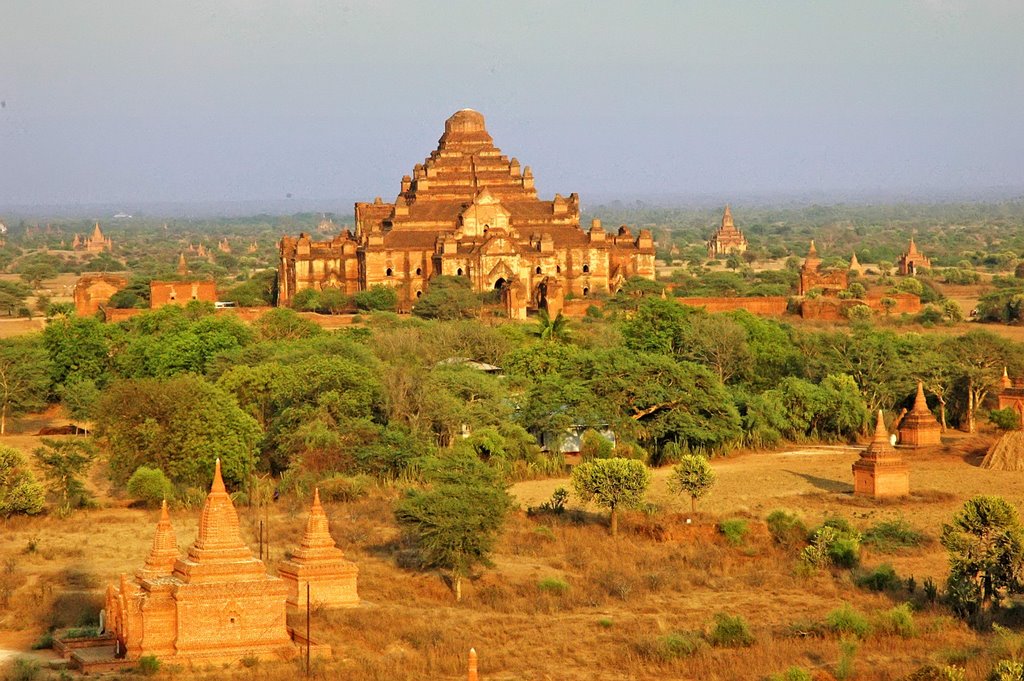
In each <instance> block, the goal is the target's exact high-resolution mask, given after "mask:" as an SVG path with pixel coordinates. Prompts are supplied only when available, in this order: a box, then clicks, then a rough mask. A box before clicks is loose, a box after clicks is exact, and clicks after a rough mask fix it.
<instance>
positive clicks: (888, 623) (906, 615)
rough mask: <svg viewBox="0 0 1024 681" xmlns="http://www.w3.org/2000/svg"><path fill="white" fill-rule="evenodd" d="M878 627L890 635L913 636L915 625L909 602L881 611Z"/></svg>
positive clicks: (915, 630) (915, 632) (915, 631)
mask: <svg viewBox="0 0 1024 681" xmlns="http://www.w3.org/2000/svg"><path fill="white" fill-rule="evenodd" d="M878 628H879V629H880V630H881V631H883V632H885V633H886V634H889V635H891V636H901V637H903V638H913V637H914V636H915V635H916V634H917V627H915V626H914V613H913V611H912V610H911V609H910V604H909V603H903V604H902V605H897V606H896V607H895V608H892V609H890V610H887V611H885V612H884V613H882V615H881V617H880V618H879V622H878Z"/></svg>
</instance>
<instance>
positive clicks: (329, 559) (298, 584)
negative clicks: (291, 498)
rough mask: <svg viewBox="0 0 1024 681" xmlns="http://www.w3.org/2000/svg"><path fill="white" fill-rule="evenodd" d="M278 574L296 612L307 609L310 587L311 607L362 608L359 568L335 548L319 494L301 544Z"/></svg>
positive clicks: (314, 500) (314, 502)
mask: <svg viewBox="0 0 1024 681" xmlns="http://www.w3.org/2000/svg"><path fill="white" fill-rule="evenodd" d="M277 572H278V574H279V575H280V576H281V579H283V580H284V582H285V584H287V585H288V605H289V606H291V607H293V608H300V607H305V605H306V585H307V584H309V601H310V604H311V605H314V606H320V607H325V608H339V607H351V606H354V605H359V595H358V594H357V593H356V576H357V575H358V573H359V568H357V567H356V564H355V563H353V562H352V561H349V560H346V559H345V554H344V553H343V552H342V551H341V549H339V548H338V547H337V546H336V545H335V544H334V539H333V538H331V531H330V528H329V527H328V526H327V515H326V514H325V513H324V507H323V506H321V505H320V490H315V491H314V492H313V506H312V507H311V508H310V509H309V519H308V520H307V521H306V532H305V534H303V536H302V544H301V545H300V546H299V548H298V550H297V551H295V553H293V554H292V557H291V558H290V559H288V560H286V561H285V562H283V563H282V564H281V565H280V566H279V567H278V569H277Z"/></svg>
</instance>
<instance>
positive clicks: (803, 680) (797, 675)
mask: <svg viewBox="0 0 1024 681" xmlns="http://www.w3.org/2000/svg"><path fill="white" fill-rule="evenodd" d="M813 679H814V677H813V676H811V673H810V672H809V671H807V670H806V669H803V668H801V667H790V668H789V669H787V670H786V671H784V672H782V673H781V674H774V675H772V677H771V681H813Z"/></svg>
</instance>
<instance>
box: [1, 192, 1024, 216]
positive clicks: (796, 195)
mask: <svg viewBox="0 0 1024 681" xmlns="http://www.w3.org/2000/svg"><path fill="white" fill-rule="evenodd" d="M589 196H591V197H592V198H591V200H589V201H586V202H585V203H584V205H583V207H582V209H581V212H582V213H589V212H592V211H594V210H598V209H602V208H604V209H609V208H618V207H620V206H621V207H632V206H636V205H637V204H639V205H641V206H646V207H650V208H683V209H692V210H710V209H714V208H716V207H718V208H721V207H722V206H724V205H726V204H729V205H731V206H734V207H736V206H738V207H741V208H742V207H746V208H773V207H783V206H784V207H787V208H794V207H800V206H805V207H810V206H814V205H855V206H856V205H877V204H883V205H924V204H936V203H937V204H950V205H953V204H970V203H980V204H986V203H1007V202H1017V201H1024V185H1020V186H1012V185H1006V186H1002V187H987V188H970V189H963V188H961V189H955V190H954V189H947V190H942V189H923V188H921V189H889V190H834V191H830V190H824V189H821V190H803V191H747V192H736V191H733V192H729V191H723V192H692V193H685V192H648V193H641V192H635V193H630V194H612V193H605V192H594V193H591V194H589ZM360 200H362V201H366V200H368V199H365V198H363V199H360ZM369 200H372V199H369ZM356 201H357V200H350V201H345V200H343V199H339V198H337V197H334V198H306V197H301V198H300V197H291V198H283V199H268V198H262V199H186V200H156V201H149V200H126V201H117V200H104V201H87V202H86V201H74V202H60V201H53V202H23V203H13V202H12V203H10V204H0V220H3V219H5V218H6V219H12V218H15V219H26V218H41V217H60V218H66V219H75V218H78V219H98V220H116V219H131V218H142V217H145V218H150V219H153V218H183V217H185V218H200V217H202V218H211V217H246V216H254V215H272V216H281V217H283V216H288V215H295V214H299V213H330V214H332V215H339V214H346V213H350V212H352V209H353V206H354V204H355V203H356ZM588 206H589V207H588ZM126 216H127V217H126Z"/></svg>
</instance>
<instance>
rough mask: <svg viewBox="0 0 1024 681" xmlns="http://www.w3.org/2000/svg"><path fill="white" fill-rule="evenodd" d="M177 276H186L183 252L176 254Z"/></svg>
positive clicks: (186, 265) (186, 269) (186, 267)
mask: <svg viewBox="0 0 1024 681" xmlns="http://www.w3.org/2000/svg"><path fill="white" fill-rule="evenodd" d="M178 274H180V275H181V276H183V277H184V276H185V275H186V274H188V263H187V262H186V261H185V253H184V251H182V252H181V253H179V254H178Z"/></svg>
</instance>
